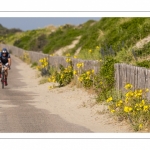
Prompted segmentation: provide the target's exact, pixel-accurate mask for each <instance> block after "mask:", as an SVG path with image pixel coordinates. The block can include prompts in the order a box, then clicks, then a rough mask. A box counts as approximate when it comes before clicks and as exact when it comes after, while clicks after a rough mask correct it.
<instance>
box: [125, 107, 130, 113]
mask: <svg viewBox="0 0 150 150" xmlns="http://www.w3.org/2000/svg"><path fill="white" fill-rule="evenodd" d="M124 111H125V112H127V113H128V112H131V111H132V107H127V106H125V107H124Z"/></svg>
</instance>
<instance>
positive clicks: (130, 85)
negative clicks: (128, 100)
mask: <svg viewBox="0 0 150 150" xmlns="http://www.w3.org/2000/svg"><path fill="white" fill-rule="evenodd" d="M132 87H133V85H132V84H130V83H127V84H126V85H125V87H124V88H125V89H126V90H128V89H131V88H132Z"/></svg>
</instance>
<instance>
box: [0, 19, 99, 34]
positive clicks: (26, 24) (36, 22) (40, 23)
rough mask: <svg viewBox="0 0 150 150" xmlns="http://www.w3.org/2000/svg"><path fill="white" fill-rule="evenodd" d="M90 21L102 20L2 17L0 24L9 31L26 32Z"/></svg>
mask: <svg viewBox="0 0 150 150" xmlns="http://www.w3.org/2000/svg"><path fill="white" fill-rule="evenodd" d="M88 20H100V17H99V18H98V17H47V18H46V17H41V18H40V17H33V18H30V17H4V18H3V17H0V24H1V25H2V26H4V27H6V28H8V29H10V28H19V29H21V30H23V31H26V30H33V29H37V28H43V27H45V26H48V25H54V26H59V25H64V24H73V25H79V24H82V23H84V22H86V21H88Z"/></svg>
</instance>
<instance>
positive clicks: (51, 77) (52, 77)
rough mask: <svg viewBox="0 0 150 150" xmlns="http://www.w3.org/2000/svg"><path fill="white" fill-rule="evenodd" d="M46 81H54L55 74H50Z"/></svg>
mask: <svg viewBox="0 0 150 150" xmlns="http://www.w3.org/2000/svg"><path fill="white" fill-rule="evenodd" d="M48 81H49V82H55V81H56V78H55V76H54V75H52V76H50V77H49V78H48Z"/></svg>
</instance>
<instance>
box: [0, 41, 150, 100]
mask: <svg viewBox="0 0 150 150" xmlns="http://www.w3.org/2000/svg"><path fill="white" fill-rule="evenodd" d="M0 47H1V48H2V47H6V48H8V50H10V51H11V52H12V54H13V55H16V56H18V57H20V56H22V55H23V53H24V52H28V53H29V56H30V58H31V60H32V61H33V62H37V61H38V60H39V59H41V58H43V57H48V58H49V63H50V65H52V66H55V67H58V66H59V64H62V65H63V66H65V65H66V57H61V56H52V57H51V56H48V54H43V53H39V52H34V51H26V50H23V49H21V48H18V47H15V46H12V45H5V44H0ZM72 61H73V66H74V69H76V64H77V63H79V62H80V63H81V62H83V63H84V69H85V70H88V69H94V70H95V73H97V72H98V71H99V69H100V64H99V62H98V61H93V60H81V59H72ZM114 67H115V80H116V85H115V86H116V89H117V90H121V91H124V86H125V84H126V83H131V84H132V85H133V86H134V88H135V89H139V88H142V89H143V88H148V89H150V70H149V69H146V68H143V67H137V66H132V65H127V64H124V63H118V64H115V65H114ZM147 98H148V99H149V100H150V92H149V93H148V94H147Z"/></svg>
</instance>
